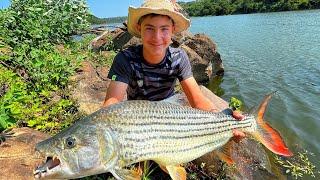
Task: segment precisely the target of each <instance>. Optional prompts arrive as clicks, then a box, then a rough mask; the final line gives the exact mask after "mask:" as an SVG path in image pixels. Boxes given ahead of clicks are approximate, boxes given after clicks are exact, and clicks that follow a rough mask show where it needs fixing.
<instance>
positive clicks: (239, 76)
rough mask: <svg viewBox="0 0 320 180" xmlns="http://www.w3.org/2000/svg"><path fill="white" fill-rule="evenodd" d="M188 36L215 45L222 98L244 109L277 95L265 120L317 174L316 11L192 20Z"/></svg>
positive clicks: (319, 40) (319, 24) (319, 55)
mask: <svg viewBox="0 0 320 180" xmlns="http://www.w3.org/2000/svg"><path fill="white" fill-rule="evenodd" d="M190 30H191V32H193V33H194V34H195V33H205V34H207V35H209V36H210V37H211V38H212V39H213V40H214V41H215V42H216V43H217V45H218V51H219V52H220V53H221V55H222V59H223V63H224V66H225V76H224V77H223V82H222V83H221V88H222V90H223V91H224V94H223V95H222V97H223V98H224V99H226V100H229V98H230V97H231V96H236V97H238V98H239V99H241V100H243V101H244V103H245V104H246V107H247V108H250V107H254V106H258V105H259V103H260V100H261V99H262V98H263V96H264V95H266V94H268V93H270V92H273V91H277V93H276V95H275V96H273V99H272V101H271V103H270V105H269V108H268V110H267V113H266V115H265V119H267V120H268V122H270V124H272V126H273V127H275V128H276V129H278V130H280V132H281V134H282V136H283V137H284V139H285V141H286V142H287V144H288V145H289V147H291V148H292V149H295V146H296V145H299V146H301V147H302V148H304V149H306V150H308V151H311V152H313V153H314V154H315V156H314V157H312V162H313V163H315V164H316V166H317V168H318V170H319V169H320V10H311V11H291V12H277V13H263V14H249V15H230V16H211V17H197V18H192V26H191V29H190Z"/></svg>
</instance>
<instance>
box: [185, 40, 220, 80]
mask: <svg viewBox="0 0 320 180" xmlns="http://www.w3.org/2000/svg"><path fill="white" fill-rule="evenodd" d="M184 44H185V45H186V46H188V47H189V48H190V49H192V50H194V51H195V52H196V53H197V54H198V55H199V56H200V57H201V58H202V59H203V60H204V61H205V62H207V65H209V63H211V66H212V67H211V68H212V73H211V76H215V75H223V72H224V68H223V65H222V60H221V57H220V54H219V53H218V52H217V45H216V44H215V43H214V42H213V41H212V40H211V39H210V38H209V37H208V36H207V35H205V34H196V35H194V36H191V37H187V38H186V41H185V42H184ZM211 76H210V77H209V78H211Z"/></svg>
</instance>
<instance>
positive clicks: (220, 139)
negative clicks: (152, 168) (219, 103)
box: [100, 101, 256, 165]
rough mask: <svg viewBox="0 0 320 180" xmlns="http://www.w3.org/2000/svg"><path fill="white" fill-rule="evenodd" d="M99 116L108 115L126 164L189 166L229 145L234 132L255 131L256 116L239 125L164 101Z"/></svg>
mask: <svg viewBox="0 0 320 180" xmlns="http://www.w3.org/2000/svg"><path fill="white" fill-rule="evenodd" d="M100 113H102V114H105V113H107V114H108V116H107V118H105V119H104V120H105V122H106V123H108V124H109V125H110V127H111V128H112V129H113V131H114V133H115V137H116V138H117V140H118V142H119V144H120V146H121V148H120V149H121V159H122V160H123V161H124V162H126V164H131V163H134V162H139V161H144V160H154V161H156V162H158V163H160V164H162V165H169V164H180V163H184V162H189V161H191V160H193V159H195V158H197V157H199V156H201V155H203V154H205V153H207V152H210V151H212V150H214V149H216V148H218V147H221V146H222V145H224V144H225V143H227V142H228V140H229V139H230V138H231V137H232V130H233V129H242V130H244V131H249V132H250V131H255V129H256V122H255V119H254V117H253V116H246V118H245V119H244V120H242V121H238V120H236V119H234V118H233V117H232V116H229V115H225V114H223V113H212V112H206V111H201V110H198V109H194V108H190V107H186V106H178V105H175V104H171V103H168V102H161V101H159V102H150V101H126V102H122V103H118V104H116V105H113V106H110V107H109V108H106V109H104V110H102V112H100ZM104 117H105V116H104Z"/></svg>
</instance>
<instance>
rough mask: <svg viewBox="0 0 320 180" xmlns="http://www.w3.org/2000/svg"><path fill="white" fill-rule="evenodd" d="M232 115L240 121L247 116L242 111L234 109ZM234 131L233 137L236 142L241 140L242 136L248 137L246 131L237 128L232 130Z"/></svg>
mask: <svg viewBox="0 0 320 180" xmlns="http://www.w3.org/2000/svg"><path fill="white" fill-rule="evenodd" d="M232 116H233V117H234V118H235V119H237V120H239V121H241V120H243V119H244V118H245V116H244V115H243V114H242V113H241V111H238V110H235V111H232ZM232 133H233V139H234V140H235V141H236V142H239V141H240V140H241V139H242V138H244V137H246V135H245V133H244V132H242V131H240V130H237V129H234V130H232Z"/></svg>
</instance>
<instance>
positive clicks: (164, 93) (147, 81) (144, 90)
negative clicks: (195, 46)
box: [108, 45, 192, 101]
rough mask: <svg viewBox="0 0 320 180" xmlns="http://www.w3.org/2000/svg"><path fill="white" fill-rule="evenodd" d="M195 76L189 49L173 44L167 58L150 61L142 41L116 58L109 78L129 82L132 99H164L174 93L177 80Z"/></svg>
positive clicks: (129, 98)
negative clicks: (174, 46) (148, 61)
mask: <svg viewBox="0 0 320 180" xmlns="http://www.w3.org/2000/svg"><path fill="white" fill-rule="evenodd" d="M191 76H192V71H191V65H190V62H189V58H188V56H187V54H186V52H185V51H184V50H182V49H180V48H173V47H169V48H168V49H167V52H166V55H165V57H164V59H163V60H162V61H161V62H160V63H159V64H156V65H153V64H149V63H147V62H146V61H145V60H144V58H143V55H142V45H139V46H133V47H130V48H128V49H125V50H122V51H121V52H119V53H118V54H117V55H116V57H115V58H114V61H113V64H112V66H111V69H110V71H109V74H108V78H110V79H112V80H114V81H120V82H124V83H126V84H128V89H127V94H128V100H138V99H144V100H151V101H157V100H163V99H166V98H168V97H170V96H172V95H173V94H174V86H175V84H176V80H177V79H179V81H182V80H184V79H187V78H189V77H191Z"/></svg>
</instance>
